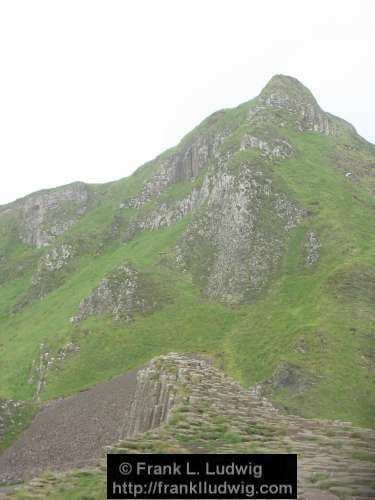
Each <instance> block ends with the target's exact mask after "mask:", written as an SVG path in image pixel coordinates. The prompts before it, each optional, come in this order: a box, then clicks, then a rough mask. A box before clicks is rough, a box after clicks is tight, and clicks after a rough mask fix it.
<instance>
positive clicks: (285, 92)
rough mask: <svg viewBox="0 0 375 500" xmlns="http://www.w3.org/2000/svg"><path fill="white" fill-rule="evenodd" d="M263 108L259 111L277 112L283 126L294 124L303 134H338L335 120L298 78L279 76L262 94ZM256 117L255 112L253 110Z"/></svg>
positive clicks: (258, 108) (260, 107) (260, 97)
mask: <svg viewBox="0 0 375 500" xmlns="http://www.w3.org/2000/svg"><path fill="white" fill-rule="evenodd" d="M258 99H259V102H260V104H261V106H259V107H257V108H255V111H256V112H258V111H259V110H261V109H265V110H266V111H271V112H274V113H275V114H276V115H277V117H279V118H281V121H280V120H279V122H280V123H279V125H281V126H285V125H286V123H288V124H289V125H294V126H296V128H297V129H298V130H300V131H301V132H303V131H313V132H320V133H322V134H325V135H334V134H335V133H336V127H335V125H334V123H333V120H332V119H331V117H330V116H329V115H328V114H327V113H325V112H324V111H323V110H322V109H321V107H320V106H319V104H318V102H317V101H316V99H315V97H314V96H313V94H312V93H311V92H310V90H309V89H307V88H306V87H305V86H304V85H302V83H301V82H299V81H298V80H297V79H296V78H293V77H291V76H286V75H275V76H273V77H272V78H271V80H270V81H269V82H268V83H267V85H266V86H265V87H264V89H263V90H262V92H261V93H260V95H259V98H258ZM251 114H254V110H252V111H251Z"/></svg>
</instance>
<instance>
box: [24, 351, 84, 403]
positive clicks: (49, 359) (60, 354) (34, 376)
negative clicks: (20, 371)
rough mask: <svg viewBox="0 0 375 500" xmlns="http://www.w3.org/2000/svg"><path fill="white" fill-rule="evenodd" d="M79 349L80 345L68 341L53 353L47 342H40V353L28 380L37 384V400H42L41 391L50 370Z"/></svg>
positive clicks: (35, 393) (35, 395)
mask: <svg viewBox="0 0 375 500" xmlns="http://www.w3.org/2000/svg"><path fill="white" fill-rule="evenodd" d="M79 350H80V347H79V345H77V344H75V343H74V342H68V343H67V344H65V345H64V346H63V347H61V348H60V349H59V350H58V351H57V353H56V354H52V353H51V350H50V348H49V347H48V346H47V345H46V344H45V343H43V342H42V343H41V344H40V347H39V353H38V356H37V358H35V359H34V361H33V363H32V366H31V371H30V377H29V380H28V383H29V384H34V385H35V392H34V399H35V400H38V401H39V400H40V396H41V393H42V391H43V389H44V387H45V384H46V377H47V372H48V370H50V369H51V368H53V367H54V366H56V365H58V364H59V363H60V362H62V361H64V360H65V359H66V357H67V356H69V355H71V354H73V353H75V352H79Z"/></svg>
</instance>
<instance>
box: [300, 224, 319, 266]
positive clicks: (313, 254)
mask: <svg viewBox="0 0 375 500" xmlns="http://www.w3.org/2000/svg"><path fill="white" fill-rule="evenodd" d="M319 249H320V241H319V239H318V237H317V235H316V234H315V233H314V231H308V233H307V234H306V237H305V241H304V255H305V265H306V266H307V267H310V266H312V265H313V264H315V262H316V261H317V260H318V259H319Z"/></svg>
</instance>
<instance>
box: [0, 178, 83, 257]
mask: <svg viewBox="0 0 375 500" xmlns="http://www.w3.org/2000/svg"><path fill="white" fill-rule="evenodd" d="M88 202H89V193H88V188H87V186H86V185H85V184H83V183H75V184H70V185H68V186H63V187H61V188H57V189H53V190H49V191H40V192H38V193H34V194H31V195H29V196H27V197H26V198H22V199H20V200H17V201H16V202H14V203H12V204H10V205H8V207H7V209H6V210H5V211H4V212H3V213H5V212H6V213H8V214H9V211H10V212H13V213H14V215H16V217H17V220H18V227H17V230H18V233H19V237H20V238H21V240H22V241H23V242H24V243H27V244H29V245H33V246H36V247H38V248H40V247H43V246H47V245H49V244H51V242H52V241H53V240H54V239H55V238H56V237H57V236H60V235H61V234H63V233H64V232H65V231H66V230H67V229H69V228H70V227H72V226H73V225H74V224H75V222H76V221H77V220H78V218H79V217H80V216H81V215H83V214H84V213H85V212H86V210H87V208H88ZM0 216H1V213H0Z"/></svg>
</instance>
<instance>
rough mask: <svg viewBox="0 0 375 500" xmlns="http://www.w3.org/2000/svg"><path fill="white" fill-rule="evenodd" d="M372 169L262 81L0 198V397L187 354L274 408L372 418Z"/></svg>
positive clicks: (346, 134)
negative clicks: (79, 177) (103, 176)
mask: <svg viewBox="0 0 375 500" xmlns="http://www.w3.org/2000/svg"><path fill="white" fill-rule="evenodd" d="M374 165H375V147H374V146H373V145H372V144H369V143H367V142H366V141H365V140H363V139H362V138H361V137H360V136H359V135H358V134H357V133H356V132H355V130H354V128H353V127H352V126H351V125H349V124H348V123H346V122H345V121H344V120H341V119H340V118H337V117H335V116H333V115H331V114H329V113H326V112H325V111H323V110H322V109H321V108H320V106H319V104H318V103H317V102H316V100H315V98H314V97H313V95H312V94H311V92H310V91H309V90H308V89H306V88H305V87H304V86H303V85H302V84H301V83H300V82H298V80H296V79H295V78H292V77H288V76H283V75H276V76H274V77H273V78H272V79H271V80H270V82H269V83H268V84H267V85H266V87H265V88H264V89H263V90H262V91H261V93H260V94H259V96H258V97H256V98H254V99H252V100H250V101H248V102H246V103H243V104H241V105H239V106H238V107H236V108H234V109H227V110H222V111H218V112H216V113H214V114H213V115H211V116H209V117H208V118H207V119H205V120H204V121H203V122H202V123H201V124H200V125H198V127H196V128H195V129H194V130H193V131H191V132H190V133H189V134H187V135H186V136H185V137H184V138H183V139H182V140H181V142H180V143H179V144H178V145H177V146H176V147H174V148H172V149H170V150H168V151H166V152H164V153H162V154H161V155H160V156H158V157H157V158H155V159H154V160H152V161H150V162H149V163H147V164H145V165H143V166H142V167H140V168H139V169H138V170H137V171H136V172H135V173H134V174H133V175H132V176H130V177H128V178H125V179H122V180H120V181H117V182H112V183H108V184H104V185H87V184H84V183H74V184H71V185H68V186H62V187H59V188H56V189H52V190H45V191H40V192H38V193H33V194H30V195H29V196H26V197H25V198H22V199H19V200H17V201H15V202H13V203H10V204H8V205H5V206H2V207H0V235H1V236H0V356H1V364H0V387H1V389H0V391H1V392H0V397H1V398H3V399H4V400H6V401H10V400H11V401H14V400H22V401H23V403H22V405H23V404H25V405H26V406H27V403H25V402H28V401H31V400H33V401H39V400H48V399H50V398H56V397H60V396H63V395H67V394H73V393H75V392H77V391H80V390H82V389H85V388H87V387H90V386H92V385H94V384H95V383H97V382H102V381H105V380H107V379H110V378H111V377H113V376H114V375H118V374H121V373H123V372H124V371H127V370H129V369H131V368H133V367H139V366H141V365H143V364H144V363H145V362H147V361H148V360H149V359H150V358H151V357H153V356H158V355H161V354H165V353H167V352H170V351H173V352H179V351H185V352H186V351H189V352H195V353H200V354H202V353H204V354H207V355H210V356H211V357H212V358H213V359H214V360H215V361H216V362H217V363H218V364H220V366H222V367H224V368H225V370H226V371H227V372H228V373H230V374H231V375H232V376H234V377H235V378H237V379H238V380H240V381H241V382H242V383H243V384H245V385H247V386H253V387H256V390H257V391H258V392H260V393H261V394H266V395H267V396H268V397H270V398H271V399H272V400H273V402H274V404H277V405H278V406H279V407H283V408H284V409H286V410H287V411H290V412H295V413H298V414H302V415H303V416H305V417H309V418H310V417H327V418H334V419H350V420H352V421H353V422H355V423H358V424H363V425H368V426H370V425H374V421H373V411H372V408H373V402H374V401H373V394H374V386H373V377H371V375H370V374H371V373H372V370H373V369H374V356H373V352H374V328H373V325H374V320H375V317H374V311H375V307H374V306H375V290H374V282H375V274H374V263H375V254H374V248H375V222H374V221H375V217H374V201H373V200H374V194H375V177H374V173H375V167H374ZM22 405H21V407H23V406H22ZM12 407H13V406H12Z"/></svg>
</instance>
